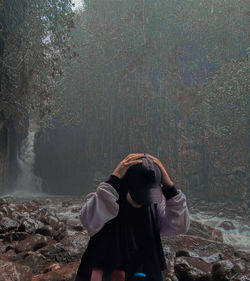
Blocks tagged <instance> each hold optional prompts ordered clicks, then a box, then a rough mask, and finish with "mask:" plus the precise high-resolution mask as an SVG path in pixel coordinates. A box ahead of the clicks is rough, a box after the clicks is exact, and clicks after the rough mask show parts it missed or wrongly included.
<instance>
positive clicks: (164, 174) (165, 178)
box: [146, 153, 174, 186]
mask: <svg viewBox="0 0 250 281" xmlns="http://www.w3.org/2000/svg"><path fill="white" fill-rule="evenodd" d="M146 155H147V156H148V157H150V158H151V159H152V160H153V161H154V163H155V164H157V165H158V166H159V168H160V170H161V174H162V178H161V183H162V185H170V186H173V185H174V183H173V182H172V181H171V179H170V177H169V175H168V173H167V171H166V170H165V168H164V167H163V165H162V163H161V161H160V160H159V159H157V158H156V157H154V156H152V155H150V154H148V153H147V154H146Z"/></svg>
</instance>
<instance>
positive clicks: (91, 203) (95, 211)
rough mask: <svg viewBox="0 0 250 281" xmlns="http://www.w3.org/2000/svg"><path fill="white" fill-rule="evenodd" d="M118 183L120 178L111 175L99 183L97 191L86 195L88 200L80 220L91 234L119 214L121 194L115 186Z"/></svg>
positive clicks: (81, 212)
mask: <svg viewBox="0 0 250 281" xmlns="http://www.w3.org/2000/svg"><path fill="white" fill-rule="evenodd" d="M112 180H113V181H112ZM118 183H119V178H115V176H111V177H110V178H109V180H108V181H107V182H101V183H100V184H99V186H98V187H97V189H96V192H92V193H89V194H88V195H87V196H86V202H85V204H84V205H83V207H82V209H81V211H80V220H81V223H82V224H83V226H84V227H85V228H86V229H87V231H88V233H89V235H90V236H93V235H94V234H96V233H97V232H98V231H99V230H101V229H102V227H103V226H104V224H105V223H106V222H108V221H109V220H111V219H113V218H115V217H116V216H117V215H118V211H119V205H118V203H117V202H116V201H117V200H118V198H119V194H118V192H117V190H116V189H115V187H114V186H117V187H118ZM112 184H113V185H114V186H112Z"/></svg>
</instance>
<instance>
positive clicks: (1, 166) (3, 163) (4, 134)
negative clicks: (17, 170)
mask: <svg viewBox="0 0 250 281" xmlns="http://www.w3.org/2000/svg"><path fill="white" fill-rule="evenodd" d="M8 135H9V133H8V129H7V128H6V126H5V124H4V120H3V116H2V118H1V119H0V193H3V192H4V183H5V180H6V172H7V170H8V162H9V161H8V158H9V146H8V144H9V136H8Z"/></svg>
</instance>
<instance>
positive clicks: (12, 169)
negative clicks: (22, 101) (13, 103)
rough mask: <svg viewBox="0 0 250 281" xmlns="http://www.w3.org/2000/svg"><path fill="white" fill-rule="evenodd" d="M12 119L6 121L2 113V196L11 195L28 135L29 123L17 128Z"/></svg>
mask: <svg viewBox="0 0 250 281" xmlns="http://www.w3.org/2000/svg"><path fill="white" fill-rule="evenodd" d="M14 124H15V121H14V119H13V118H12V117H10V118H9V119H6V118H5V117H4V114H3V113H1V112H0V195H2V194H5V193H9V192H11V191H12V190H13V188H14V186H15V181H16V177H17V175H18V171H19V169H18V164H17V154H18V151H19V147H20V145H21V142H22V140H23V139H24V137H25V136H26V134H27V132H26V131H27V127H28V126H27V122H23V124H24V125H23V126H22V127H19V128H16V127H15V125H14Z"/></svg>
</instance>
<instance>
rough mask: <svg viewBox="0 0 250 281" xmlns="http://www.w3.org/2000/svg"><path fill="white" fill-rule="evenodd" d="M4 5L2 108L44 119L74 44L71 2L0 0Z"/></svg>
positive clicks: (11, 113)
mask: <svg viewBox="0 0 250 281" xmlns="http://www.w3.org/2000/svg"><path fill="white" fill-rule="evenodd" d="M0 9H1V11H0V22H1V34H0V42H1V44H0V45H1V46H0V47H1V52H0V56H1V66H0V67H1V77H0V78H1V80H0V83H1V92H0V95H1V99H0V111H1V112H3V113H4V115H5V117H6V118H9V117H10V116H12V117H15V118H14V119H15V120H16V121H17V122H18V123H19V122H20V121H22V120H23V118H29V117H30V116H33V115H34V116H36V119H37V120H40V121H42V120H43V117H44V116H45V114H48V113H50V112H51V110H52V108H51V95H52V93H53V90H54V88H55V83H56V78H57V77H58V76H60V75H61V74H62V68H61V61H62V59H64V60H65V59H67V57H68V51H69V50H70V47H71V42H70V40H69V32H70V30H71V28H72V27H73V12H72V3H71V0H60V1H56V0H49V1H41V0H8V1H4V0H2V1H1V5H0Z"/></svg>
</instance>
